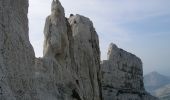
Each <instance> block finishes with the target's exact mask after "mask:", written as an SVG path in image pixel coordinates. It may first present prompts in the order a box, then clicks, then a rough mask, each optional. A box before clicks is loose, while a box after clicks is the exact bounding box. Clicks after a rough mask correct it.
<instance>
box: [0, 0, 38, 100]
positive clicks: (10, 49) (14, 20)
mask: <svg viewBox="0 0 170 100" xmlns="http://www.w3.org/2000/svg"><path fill="white" fill-rule="evenodd" d="M27 12H28V1H27V0H0V100H31V99H33V95H34V86H33V81H32V75H33V66H34V58H35V56H34V51H33V48H32V46H31V44H30V42H29V38H28V19H27Z"/></svg>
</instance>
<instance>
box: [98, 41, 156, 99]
mask: <svg viewBox="0 0 170 100" xmlns="http://www.w3.org/2000/svg"><path fill="white" fill-rule="evenodd" d="M107 55H108V60H104V61H102V63H101V71H102V72H101V73H102V93H103V98H104V100H157V99H156V98H154V97H152V96H150V95H149V94H148V93H147V92H146V91H145V89H144V84H143V69H142V61H141V60H140V59H139V58H138V57H136V56H135V55H133V54H131V53H128V52H126V51H124V50H122V49H120V48H118V47H117V46H116V45H115V44H113V43H111V44H110V46H109V50H108V54H107Z"/></svg>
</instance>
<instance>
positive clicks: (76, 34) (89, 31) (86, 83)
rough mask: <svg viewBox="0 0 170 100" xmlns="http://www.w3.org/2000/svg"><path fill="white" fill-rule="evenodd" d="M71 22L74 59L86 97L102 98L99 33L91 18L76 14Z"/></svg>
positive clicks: (87, 99) (88, 99)
mask: <svg viewBox="0 0 170 100" xmlns="http://www.w3.org/2000/svg"><path fill="white" fill-rule="evenodd" d="M69 23H70V25H71V28H72V33H73V38H74V48H73V49H74V59H75V63H76V70H75V72H76V73H77V75H78V77H79V78H80V79H79V82H80V83H81V84H80V90H82V92H83V95H84V99H86V100H100V95H101V94H100V81H99V77H100V76H99V70H100V50H99V39H98V35H97V33H96V31H95V29H94V27H93V23H92V22H91V21H90V19H88V18H86V17H84V16H81V15H75V16H70V18H69Z"/></svg>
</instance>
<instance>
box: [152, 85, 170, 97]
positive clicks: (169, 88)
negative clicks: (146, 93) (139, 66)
mask: <svg viewBox="0 0 170 100" xmlns="http://www.w3.org/2000/svg"><path fill="white" fill-rule="evenodd" d="M154 96H156V97H158V98H159V99H160V100H170V84H168V85H165V86H162V87H160V88H158V89H156V90H155V91H154Z"/></svg>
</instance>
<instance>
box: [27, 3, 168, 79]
mask: <svg viewBox="0 0 170 100" xmlns="http://www.w3.org/2000/svg"><path fill="white" fill-rule="evenodd" d="M29 2H30V4H29V29H30V31H29V36H30V41H31V44H32V45H33V47H34V51H35V54H36V57H42V52H43V38H44V34H43V30H44V24H45V19H46V17H47V16H48V15H50V11H51V2H52V0H29ZM60 2H61V3H62V5H63V7H64V8H65V13H66V17H68V16H69V15H70V14H81V15H84V16H86V17H89V18H90V19H91V20H92V21H93V24H94V27H95V28H96V31H97V33H98V35H99V39H100V50H101V59H102V60H103V59H106V58H107V50H108V46H109V44H110V43H111V42H113V43H115V44H116V45H117V46H118V47H119V48H122V49H124V50H126V51H128V52H131V53H133V54H135V55H136V56H138V57H140V58H141V59H142V62H143V68H144V74H147V73H149V72H152V71H157V72H159V73H161V74H164V75H168V76H170V73H169V72H170V68H169V67H170V61H169V60H170V44H169V43H170V8H169V6H170V1H169V0H164V1H161V0H150V1H147V0H142V1H134V0H127V1H123V0H119V1H117V0H105V1H99V0H86V1H84V0H74V2H72V1H68V0H60Z"/></svg>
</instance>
